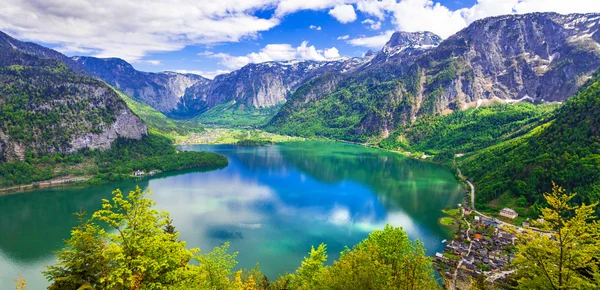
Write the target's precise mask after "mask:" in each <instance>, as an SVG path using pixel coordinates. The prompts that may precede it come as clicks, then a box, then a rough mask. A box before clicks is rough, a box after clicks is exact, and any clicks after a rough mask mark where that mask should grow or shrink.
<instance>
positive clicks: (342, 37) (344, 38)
mask: <svg viewBox="0 0 600 290" xmlns="http://www.w3.org/2000/svg"><path fill="white" fill-rule="evenodd" d="M348 38H350V35H348V34H346V35H341V36H338V38H337V40H346V39H348Z"/></svg>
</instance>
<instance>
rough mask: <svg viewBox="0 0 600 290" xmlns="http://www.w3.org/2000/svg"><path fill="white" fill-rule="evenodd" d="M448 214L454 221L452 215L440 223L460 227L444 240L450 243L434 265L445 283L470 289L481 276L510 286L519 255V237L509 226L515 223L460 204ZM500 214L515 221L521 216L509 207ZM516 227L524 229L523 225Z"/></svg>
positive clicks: (527, 224) (489, 282)
mask: <svg viewBox="0 0 600 290" xmlns="http://www.w3.org/2000/svg"><path fill="white" fill-rule="evenodd" d="M444 213H446V214H448V215H450V216H452V217H453V219H452V222H444V219H450V218H449V217H444V218H442V219H441V220H440V222H441V223H442V224H445V225H453V224H454V223H458V225H457V226H458V228H457V230H456V232H455V234H454V239H453V240H452V241H450V242H448V243H446V240H444V241H442V242H443V243H446V246H445V247H444V251H443V253H436V254H435V258H434V267H435V268H436V270H437V271H438V272H439V273H440V275H441V276H442V278H443V279H444V281H445V284H446V285H449V286H450V287H449V289H469V288H470V285H472V283H473V282H474V281H475V280H476V279H477V278H478V277H479V276H481V275H483V278H484V280H485V281H486V284H488V285H491V284H495V285H496V286H499V287H502V286H503V285H507V282H508V277H509V275H510V274H512V273H513V272H514V271H513V270H511V269H510V264H511V262H512V260H513V259H514V258H515V257H516V255H515V252H516V250H515V243H516V239H517V238H516V237H515V235H513V234H511V233H509V232H508V231H507V227H514V226H512V225H508V224H506V223H504V222H502V221H500V220H499V219H496V218H490V217H486V216H482V215H480V214H479V213H478V212H475V211H474V210H472V209H471V208H470V207H468V206H464V207H463V206H461V205H460V204H459V205H458V208H457V209H446V210H444ZM499 215H500V216H502V217H505V218H507V219H511V220H512V219H514V218H516V217H517V216H518V214H517V213H516V212H515V211H514V210H512V209H509V208H504V209H502V210H501V211H500V212H499ZM538 222H540V223H541V222H543V220H542V219H540V220H538ZM451 223H452V224H451ZM523 227H525V228H529V223H528V222H523ZM516 229H517V231H520V232H522V231H523V228H521V227H516ZM532 229H533V228H532Z"/></svg>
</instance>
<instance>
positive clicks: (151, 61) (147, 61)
mask: <svg viewBox="0 0 600 290" xmlns="http://www.w3.org/2000/svg"><path fill="white" fill-rule="evenodd" d="M133 62H134V63H144V64H149V65H161V64H162V62H161V61H160V60H157V59H138V60H135V61H133Z"/></svg>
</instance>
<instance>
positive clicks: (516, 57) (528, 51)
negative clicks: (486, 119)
mask: <svg viewBox="0 0 600 290" xmlns="http://www.w3.org/2000/svg"><path fill="white" fill-rule="evenodd" d="M599 29H600V14H585V15H584V14H571V15H560V14H556V13H534V14H525V15H508V16H499V17H492V18H486V19H483V20H479V21H476V22H474V23H473V24H471V25H470V26H469V27H467V28H465V29H463V30H462V31H460V32H458V33H457V34H455V35H453V36H451V37H450V38H448V39H447V40H445V41H444V42H443V43H442V44H441V45H440V46H439V47H438V48H436V49H435V50H433V51H432V52H431V53H430V54H428V55H427V56H426V57H424V58H422V59H420V60H419V61H418V65H419V67H420V68H421V70H420V71H419V72H418V73H424V74H425V75H426V77H428V78H429V79H430V81H429V82H428V83H426V84H425V85H424V87H423V88H422V90H423V92H424V94H425V95H428V96H429V97H430V98H434V99H435V100H434V102H435V103H436V106H435V108H434V109H435V112H436V113H439V112H441V111H443V110H444V109H446V108H456V109H464V108H467V107H469V106H471V103H472V102H477V101H478V100H489V99H495V98H497V99H501V100H518V99H523V98H525V99H529V100H531V101H534V102H553V101H557V102H562V101H564V100H565V99H566V98H568V97H569V96H571V95H573V94H574V93H575V92H576V91H577V89H578V88H579V87H580V86H581V85H582V84H583V83H584V82H585V81H586V80H587V79H588V78H589V77H590V76H591V75H592V74H593V73H594V72H595V71H596V70H597V69H598V68H599V67H600V32H599ZM415 72H416V70H415ZM434 92H437V93H434Z"/></svg>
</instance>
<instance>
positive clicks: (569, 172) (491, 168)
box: [460, 73, 600, 209]
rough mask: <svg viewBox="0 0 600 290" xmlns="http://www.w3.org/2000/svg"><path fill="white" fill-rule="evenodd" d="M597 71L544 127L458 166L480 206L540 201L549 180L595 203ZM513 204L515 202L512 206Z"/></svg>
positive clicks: (598, 174) (598, 176)
mask: <svg viewBox="0 0 600 290" xmlns="http://www.w3.org/2000/svg"><path fill="white" fill-rule="evenodd" d="M598 112H600V73H596V75H595V77H593V78H592V79H590V80H589V81H588V82H587V84H586V85H585V86H584V87H582V89H581V90H580V92H579V93H578V94H577V95H575V96H573V97H571V98H570V99H569V100H568V101H567V102H566V103H565V104H564V105H563V106H562V107H561V108H560V109H558V110H557V111H556V115H555V116H556V117H555V119H554V120H553V121H551V122H550V123H548V124H546V125H543V126H540V127H538V128H536V129H535V130H533V131H532V132H531V133H530V134H528V135H526V136H523V137H520V138H516V139H513V140H510V141H506V142H503V143H500V144H498V145H496V146H492V147H490V148H487V149H485V150H481V151H479V152H478V153H477V154H476V155H473V156H470V157H466V158H465V160H462V161H461V162H460V168H461V169H462V171H463V173H464V174H465V175H467V176H468V177H470V178H472V179H473V181H474V183H475V186H476V188H477V194H476V197H477V204H478V205H479V206H480V208H486V207H488V206H489V205H490V202H491V206H492V208H493V209H497V208H498V207H501V206H502V205H504V204H512V205H516V206H521V207H525V206H527V205H531V204H535V203H542V202H543V197H542V193H544V192H550V191H551V187H552V182H556V183H557V184H559V185H561V186H564V187H565V188H566V189H567V190H572V191H575V192H578V193H579V195H578V196H577V200H576V202H577V203H579V202H586V203H589V202H592V201H598V200H600V114H599V113H598ZM514 200H517V202H516V204H515V203H514V202H513V201H514Z"/></svg>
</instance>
